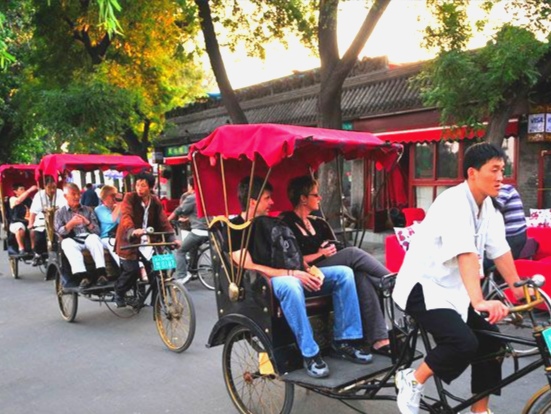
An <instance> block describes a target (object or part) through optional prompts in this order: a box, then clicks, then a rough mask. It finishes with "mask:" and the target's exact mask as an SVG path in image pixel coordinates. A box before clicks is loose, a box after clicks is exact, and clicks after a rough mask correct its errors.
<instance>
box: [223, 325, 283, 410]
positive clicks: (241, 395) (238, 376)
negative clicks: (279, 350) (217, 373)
mask: <svg viewBox="0 0 551 414" xmlns="http://www.w3.org/2000/svg"><path fill="white" fill-rule="evenodd" d="M267 346H268V345H267V344H265V343H264V342H263V341H262V339H261V338H259V337H258V336H257V335H255V334H254V333H253V332H251V331H250V330H249V329H248V328H246V327H245V326H237V327H236V328H234V329H233V330H232V331H231V332H230V334H229V336H228V338H227V339H226V343H225V344H224V350H223V354H222V358H223V359H222V367H223V369H224V381H225V383H226V388H227V389H228V392H229V394H230V397H231V400H232V402H233V403H234V405H235V406H236V407H237V409H238V410H239V412H240V413H243V414H245V413H254V414H267V413H270V414H288V413H290V412H291V408H292V407H293V400H294V386H293V384H290V383H286V382H284V381H281V380H280V379H279V378H278V375H277V374H276V373H275V372H274V370H273V361H271V360H270V359H269V356H268V355H269V354H268V352H267V349H268V348H267Z"/></svg>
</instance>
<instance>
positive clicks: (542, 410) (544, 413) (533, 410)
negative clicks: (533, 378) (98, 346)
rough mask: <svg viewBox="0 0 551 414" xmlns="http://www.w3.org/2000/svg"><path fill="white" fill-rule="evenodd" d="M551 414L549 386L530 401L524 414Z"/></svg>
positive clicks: (523, 411)
mask: <svg viewBox="0 0 551 414" xmlns="http://www.w3.org/2000/svg"><path fill="white" fill-rule="evenodd" d="M550 413H551V389H550V388H549V385H546V386H545V387H543V388H541V389H540V390H539V391H537V392H536V393H535V394H534V395H533V396H532V398H530V401H528V403H526V406H525V407H524V410H522V414H550Z"/></svg>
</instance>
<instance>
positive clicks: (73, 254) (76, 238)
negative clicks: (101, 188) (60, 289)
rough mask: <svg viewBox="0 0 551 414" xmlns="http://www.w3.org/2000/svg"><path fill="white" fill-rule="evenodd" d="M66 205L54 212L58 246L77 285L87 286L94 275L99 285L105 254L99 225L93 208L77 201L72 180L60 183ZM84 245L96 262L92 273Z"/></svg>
mask: <svg viewBox="0 0 551 414" xmlns="http://www.w3.org/2000/svg"><path fill="white" fill-rule="evenodd" d="M63 194H64V196H65V199H66V200H67V205H66V206H63V207H61V208H60V209H59V210H58V211H56V213H55V220H54V229H55V231H56V233H57V234H58V235H59V236H61V237H62V240H61V249H62V250H63V253H65V257H66V258H67V260H68V261H69V264H70V266H71V272H72V274H73V278H74V279H75V280H80V287H81V288H87V287H90V286H91V285H92V284H93V282H94V281H96V279H97V284H98V286H103V285H106V284H107V282H108V280H107V272H106V270H105V256H104V252H103V243H102V242H101V239H100V238H99V234H100V227H99V224H98V219H97V217H96V214H95V213H94V210H92V208H91V207H88V206H83V205H81V204H80V189H79V188H78V186H77V185H76V184H74V183H67V184H65V185H64V186H63ZM84 249H87V250H88V251H89V252H90V255H91V256H92V258H93V259H94V263H95V265H96V273H95V275H90V274H89V273H88V272H86V266H85V264H84V257H83V256H82V251H83V250H84Z"/></svg>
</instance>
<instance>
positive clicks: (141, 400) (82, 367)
mask: <svg viewBox="0 0 551 414" xmlns="http://www.w3.org/2000/svg"><path fill="white" fill-rule="evenodd" d="M188 287H189V289H190V291H191V294H192V297H193V300H194V304H195V307H196V310H197V315H198V320H197V333H196V336H195V340H194V342H193V344H192V345H191V347H190V348H189V349H188V350H187V351H186V352H184V353H182V354H175V353H172V352H170V351H168V350H167V349H166V348H165V347H164V345H163V344H162V342H161V340H160V339H159V337H158V335H157V332H156V329H155V326H154V324H153V320H152V314H151V308H147V309H144V310H143V311H142V312H141V313H140V314H139V315H137V316H134V317H131V318H126V319H124V318H120V317H117V316H115V315H114V314H113V313H111V312H110V311H109V310H108V309H107V308H106V306H105V305H101V306H100V305H99V304H97V303H93V302H89V301H86V300H81V301H80V302H79V310H78V315H77V320H76V322H75V323H71V324H70V323H67V322H65V321H63V320H62V319H61V317H60V315H59V311H58V308H57V304H56V301H55V296H54V290H53V284H52V282H45V281H43V280H42V275H41V274H40V272H39V271H38V270H37V269H35V268H32V267H30V266H25V265H22V266H21V279H19V280H14V279H13V278H12V277H11V276H10V274H9V270H8V266H7V257H6V254H5V252H0V295H1V296H0V297H1V299H0V414H29V413H38V414H50V413H51V414H103V413H116V414H118V413H122V414H159V413H224V414H226V413H227V414H230V413H235V412H236V411H235V409H234V408H233V405H232V403H231V401H230V399H229V397H228V394H227V392H226V389H225V386H224V382H223V376H222V369H221V350H222V349H221V347H217V348H214V349H207V348H206V347H205V343H206V341H207V338H208V334H209V332H210V329H211V328H212V326H213V324H214V322H215V321H216V309H215V302H214V296H213V295H214V293H213V292H209V291H206V290H205V289H204V288H202V286H200V284H199V283H198V282H192V283H191V284H189V285H188ZM517 384H519V385H517V386H516V387H512V386H510V387H508V388H507V389H505V391H504V396H503V397H502V398H501V399H496V400H495V401H496V404H495V405H494V406H493V407H494V411H495V412H496V414H498V413H507V414H517V413H520V412H521V409H522V407H523V405H524V402H525V401H526V399H527V396H529V395H531V394H532V393H533V392H534V391H535V390H536V389H538V388H539V387H540V386H542V385H543V384H544V379H543V375H542V374H541V371H537V372H536V373H533V374H532V375H531V376H530V377H525V378H524V379H523V380H521V381H520V382H518V383H517ZM455 388H456V389H460V390H465V391H466V390H467V389H468V381H467V380H465V379H464V378H462V379H461V380H458V382H457V383H456V384H455ZM356 405H357V406H358V407H360V408H361V409H363V410H364V411H366V412H370V413H382V414H389V413H397V410H396V408H395V405H394V403H392V402H369V403H358V404H356ZM294 412H295V413H301V414H302V413H303V414H310V413H311V414H314V413H316V414H318V413H319V414H321V413H333V412H339V413H353V412H354V411H353V410H351V409H350V408H347V407H345V406H344V405H342V404H341V403H339V402H337V401H335V400H331V399H328V398H326V397H322V396H319V395H315V394H313V393H310V392H305V391H303V390H298V391H297V392H296V396H295V404H294Z"/></svg>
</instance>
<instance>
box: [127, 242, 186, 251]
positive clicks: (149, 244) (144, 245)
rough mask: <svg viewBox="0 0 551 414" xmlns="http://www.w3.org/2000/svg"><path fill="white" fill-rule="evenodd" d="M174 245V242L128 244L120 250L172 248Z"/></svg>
mask: <svg viewBox="0 0 551 414" xmlns="http://www.w3.org/2000/svg"><path fill="white" fill-rule="evenodd" d="M175 244H176V243H175V242H159V243H140V244H129V245H128V246H124V247H121V250H128V249H135V248H137V247H155V246H157V247H162V246H174V245H175Z"/></svg>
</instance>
